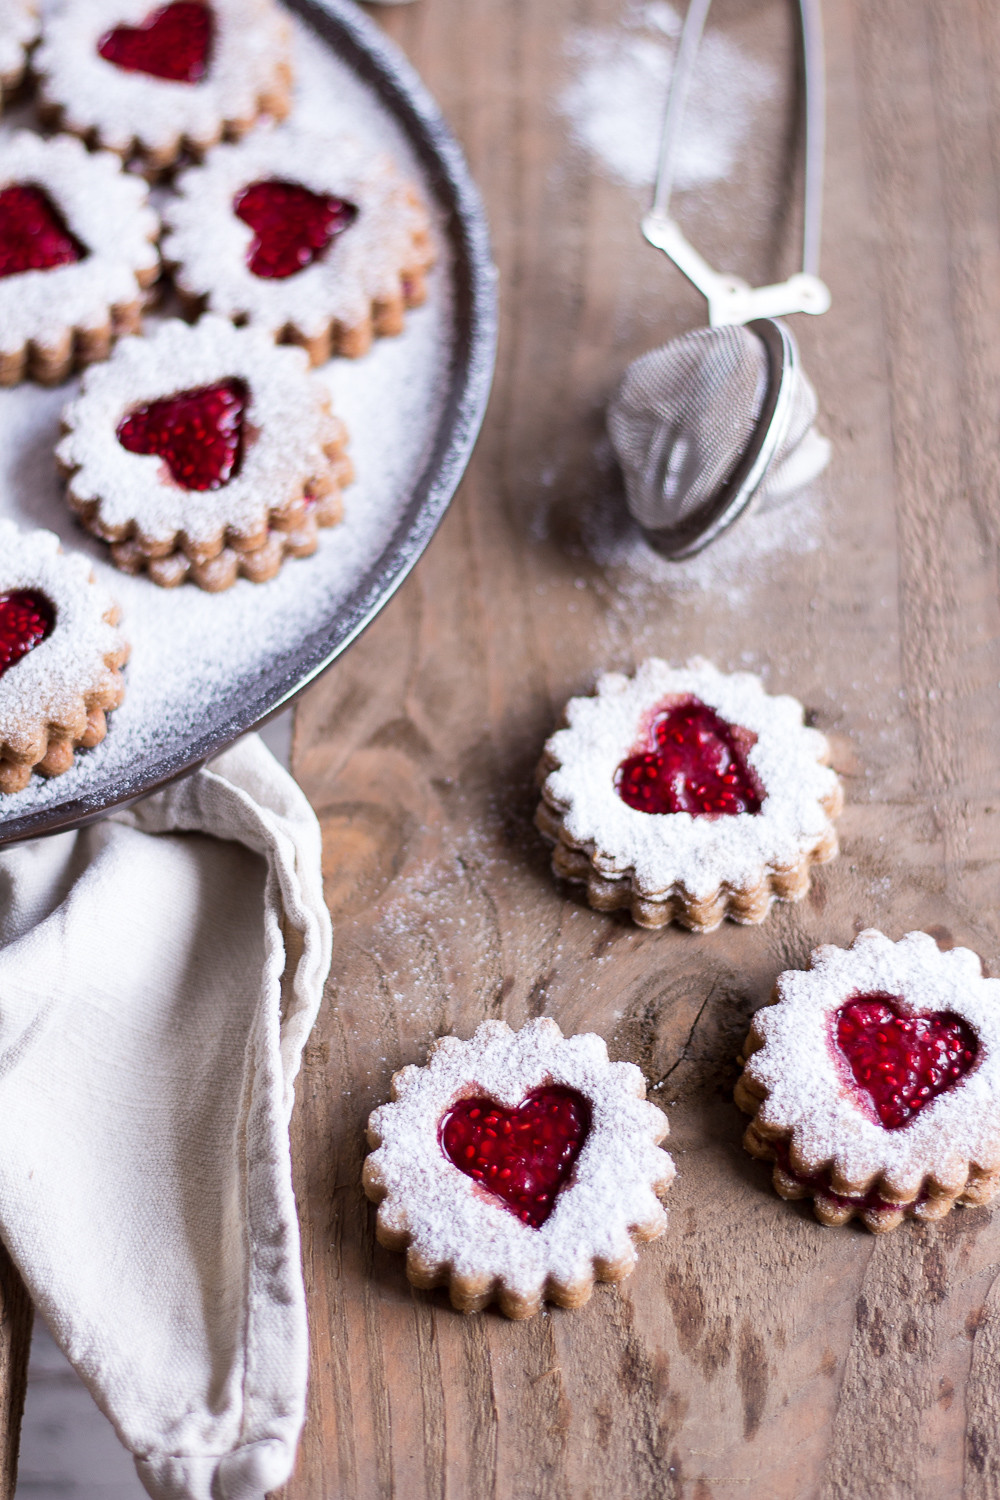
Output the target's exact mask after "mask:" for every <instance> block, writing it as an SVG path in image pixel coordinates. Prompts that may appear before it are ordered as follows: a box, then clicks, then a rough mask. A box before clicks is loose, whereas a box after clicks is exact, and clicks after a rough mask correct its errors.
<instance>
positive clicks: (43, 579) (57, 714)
mask: <svg viewBox="0 0 1000 1500" xmlns="http://www.w3.org/2000/svg"><path fill="white" fill-rule="evenodd" d="M117 623H118V609H117V606H116V605H115V602H114V600H113V599H112V598H111V595H110V594H109V593H108V592H107V590H106V589H104V588H103V587H102V586H101V585H100V584H98V583H96V582H95V580H94V576H93V573H92V572H91V568H90V564H89V563H88V562H87V560H86V559H85V558H83V557H75V556H70V555H68V554H66V553H64V552H62V551H61V549H60V546H59V538H58V537H56V536H53V535H52V533H51V532H50V531H31V532H21V531H18V529H17V527H16V526H15V525H14V524H13V522H11V521H0V793H10V792H20V791H22V790H23V789H24V788H25V787H26V786H27V785H28V782H29V781H30V780H31V773H32V771H38V772H40V774H41V775H43V776H60V775H62V773H63V772H64V771H68V770H69V768H70V766H71V765H72V764H73V758H74V755H75V753H76V751H77V750H79V749H88V750H89V749H92V748H93V747H94V746H95V745H99V744H100V742H101V741H102V740H103V739H104V736H105V734H106V732H107V714H108V713H109V712H110V711H111V710H112V709H114V708H117V707H118V705H119V703H120V702H121V700H122V697H123V696H124V692H125V684H124V680H123V678H122V674H121V671H120V668H121V667H122V665H123V664H124V662H125V661H126V660H127V658H128V646H127V644H126V642H125V640H124V638H123V636H122V635H121V634H120V632H119V631H118V630H117V629H116V628H115V627H116V626H117Z"/></svg>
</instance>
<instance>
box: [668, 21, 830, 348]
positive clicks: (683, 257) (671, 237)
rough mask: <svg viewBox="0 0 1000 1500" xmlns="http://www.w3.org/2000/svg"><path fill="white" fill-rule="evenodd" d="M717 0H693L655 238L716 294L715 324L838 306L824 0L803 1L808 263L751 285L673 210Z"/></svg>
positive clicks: (673, 94) (706, 292) (707, 293)
mask: <svg viewBox="0 0 1000 1500" xmlns="http://www.w3.org/2000/svg"><path fill="white" fill-rule="evenodd" d="M711 3H712V0H691V3H690V5H689V6H688V11H687V15H686V16H685V18H684V26H683V29H682V31H681V39H680V42H679V44H678V48H677V58H676V60H675V63H674V71H673V76H672V78H671V83H670V94H669V97H668V99H667V108H666V114H665V116H664V120H663V134H662V136H661V139H660V159H659V164H658V167H657V173H656V186H655V189H654V192H653V204H652V207H651V209H650V211H649V213H648V214H647V215H646V217H645V218H644V219H643V221H642V232H643V234H644V235H645V236H646V239H647V240H648V241H649V242H650V244H651V245H655V246H656V248H657V249H658V250H663V251H664V252H665V253H666V254H667V255H668V256H669V257H670V259H671V260H672V261H673V262H674V264H675V265H676V266H677V267H678V269H679V270H681V271H683V273H684V275H685V276H687V278H688V279H689V280H690V281H692V282H693V283H694V284H695V286H696V287H697V288H698V290H699V291H700V292H701V293H702V295H703V296H704V297H705V298H706V299H707V300H708V312H709V322H710V324H711V325H712V327H713V328H716V327H720V326H722V325H724V324H731V323H748V322H750V320H751V319H752V318H773V317H780V316H782V315H785V314H788V313H794V312H807V313H814V314H815V313H822V312H826V310H827V308H828V307H829V306H830V292H829V289H828V287H827V286H826V284H825V283H824V282H823V281H821V280H820V278H819V274H818V273H819V248H820V239H821V233H822V213H823V161H824V156H825V132H826V97H825V95H826V88H825V70H824V66H823V26H822V16H821V14H820V5H819V0H799V10H800V14H801V23H802V48H803V59H804V65H805V202H804V205H803V230H802V270H801V271H800V272H798V273H797V274H796V275H794V276H791V277H789V279H788V280H787V281H783V282H778V283H776V284H775V285H773V286H766V287H751V286H750V285H749V284H748V283H747V282H746V281H743V280H742V279H741V278H740V277H738V276H723V275H720V274H719V272H717V271H715V270H713V268H712V267H711V266H710V265H709V264H708V262H707V261H706V260H705V259H704V257H703V256H702V255H700V254H699V253H698V251H697V250H695V248H694V246H693V245H691V244H690V242H689V241H688V240H687V238H686V237H685V235H684V234H683V232H682V231H681V228H680V226H679V225H678V223H677V221H676V219H673V218H672V217H671V215H670V197H671V193H672V192H673V186H674V176H675V172H676V165H677V147H678V142H679V140H680V133H681V126H682V123H683V119H684V114H685V111H686V109H687V99H688V93H689V90H690V87H691V78H692V74H693V72H694V63H695V58H696V57H697V54H698V48H699V45H700V43H701V35H702V32H703V30H704V27H705V20H706V17H707V16H708V10H709V6H710V5H711Z"/></svg>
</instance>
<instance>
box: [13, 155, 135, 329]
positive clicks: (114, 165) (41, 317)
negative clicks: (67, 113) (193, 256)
mask: <svg viewBox="0 0 1000 1500" xmlns="http://www.w3.org/2000/svg"><path fill="white" fill-rule="evenodd" d="M22 184H23V185H26V186H32V187H38V188H41V189H42V190H43V191H44V192H45V193H46V195H47V196H48V197H49V199H50V200H51V202H52V203H53V204H54V206H55V207H56V209H58V211H59V212H60V213H61V214H62V216H63V218H64V220H65V222H66V226H67V228H68V229H69V230H70V232H71V233H72V234H74V235H75V236H76V238H77V239H78V240H79V241H80V243H81V244H82V245H83V246H84V247H85V249H86V251H87V254H86V255H85V256H84V257H83V258H82V259H81V260H78V261H73V262H72V263H71V264H70V265H65V266H54V267H53V268H52V269H51V270H48V271H23V272H20V273H19V274H17V275H14V276H3V277H0V353H4V354H17V353H19V352H20V350H22V349H23V348H24V346H25V344H26V343H27V342H28V341H29V340H31V339H33V340H36V341H37V342H38V343H40V344H43V345H44V344H47V343H54V342H56V341H57V340H58V338H59V336H60V334H61V333H63V332H64V331H65V330H66V329H67V328H70V329H74V328H81V329H88V328H103V327H104V326H105V325H106V324H107V322H108V317H109V314H110V309H111V308H113V307H116V306H128V305H131V304H134V303H135V302H136V301H137V300H138V298H139V296H140V295H141V290H140V287H139V283H138V280H137V279H136V278H137V275H138V274H139V273H146V272H148V271H150V270H151V268H153V267H155V266H156V264H157V260H158V257H157V252H156V246H155V245H154V244H153V243H152V242H153V241H154V240H155V238H156V235H157V233H158V232H159V219H158V218H157V216H156V214H155V213H154V212H153V210H152V209H151V208H150V206H149V202H148V197H149V194H148V189H147V187H146V184H145V183H144V182H143V181H142V180H141V179H139V178H136V177H132V176H129V175H128V174H127V173H125V172H123V171H122V166H121V162H120V161H119V160H118V158H117V157H116V156H112V154H111V153H110V152H108V151H95V152H91V151H87V150H86V148H85V147H84V146H83V145H82V143H81V142H80V141H78V140H76V139H74V137H72V136H57V137H56V138H55V139H54V140H48V141H47V140H43V139H42V137H41V136H38V135H35V134H33V133H32V132H31V131H28V130H19V131H17V132H15V134H14V135H12V136H8V137H5V138H4V140H3V141H2V142H0V189H3V188H6V187H11V186H14V185H22Z"/></svg>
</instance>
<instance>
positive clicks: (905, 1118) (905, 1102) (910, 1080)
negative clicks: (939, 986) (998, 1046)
mask: <svg viewBox="0 0 1000 1500" xmlns="http://www.w3.org/2000/svg"><path fill="white" fill-rule="evenodd" d="M900 1004H901V1001H900V999H899V996H898V995H886V994H883V993H882V992H881V991H879V992H878V993H876V994H871V995H856V996H855V997H854V998H853V999H852V1000H848V1001H847V1003H846V1005H842V1006H841V1007H840V1010H839V1011H838V1012H837V1016H836V1025H835V1029H834V1034H835V1037H836V1041H837V1046H838V1047H839V1048H840V1051H841V1052H842V1053H843V1055H844V1057H845V1058H846V1060H847V1063H848V1066H849V1067H850V1070H851V1075H852V1076H853V1078H854V1082H855V1083H856V1084H857V1085H858V1088H859V1089H861V1091H862V1092H863V1093H864V1094H866V1095H867V1096H868V1098H869V1099H870V1100H871V1102H872V1104H873V1105H874V1107H875V1113H876V1114H877V1115H878V1118H879V1120H880V1121H881V1123H882V1124H883V1125H884V1126H885V1128H886V1130H899V1129H900V1127H901V1126H903V1125H908V1124H909V1122H910V1121H911V1120H912V1119H913V1118H914V1116H915V1115H916V1114H917V1113H918V1112H919V1111H920V1110H921V1109H923V1107H924V1105H925V1104H929V1103H930V1101H931V1100H932V1099H936V1098H937V1096H938V1094H943V1093H945V1091H946V1090H947V1089H950V1088H954V1086H955V1084H956V1083H958V1081H959V1079H961V1078H964V1077H965V1075H966V1073H968V1071H969V1069H970V1068H971V1067H973V1066H974V1064H975V1061H976V1055H977V1053H978V1051H979V1044H978V1041H977V1039H976V1034H975V1032H974V1031H973V1030H972V1028H971V1026H969V1024H968V1022H966V1021H963V1020H962V1018H961V1016H956V1015H954V1014H952V1013H951V1012H948V1011H944V1012H934V1013H931V1014H930V1015H922V1016H905V1015H902V1014H901V1013H900Z"/></svg>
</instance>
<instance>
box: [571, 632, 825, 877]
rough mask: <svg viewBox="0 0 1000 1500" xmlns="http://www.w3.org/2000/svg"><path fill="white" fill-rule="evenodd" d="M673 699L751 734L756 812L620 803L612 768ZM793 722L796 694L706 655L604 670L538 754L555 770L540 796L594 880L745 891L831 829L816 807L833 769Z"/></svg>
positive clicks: (789, 864) (820, 744) (811, 734)
mask: <svg viewBox="0 0 1000 1500" xmlns="http://www.w3.org/2000/svg"><path fill="white" fill-rule="evenodd" d="M675 695H676V696H681V697H686V696H692V695H693V696H694V697H696V698H698V699H700V700H701V702H702V703H705V704H707V705H708V706H709V707H710V708H713V709H715V711H716V712H717V713H718V714H720V715H721V717H722V718H723V719H725V720H726V722H727V723H729V724H732V725H739V726H740V727H742V728H743V729H747V730H749V731H750V732H751V733H752V734H754V735H756V737H757V739H756V743H755V744H754V745H753V747H752V748H751V750H750V751H749V753H748V755H747V761H748V764H749V765H750V766H751V767H752V768H753V770H754V771H755V772H756V773H757V775H758V777H759V778H760V781H761V783H762V785H763V787H764V791H765V797H764V801H763V804H762V806H761V809H760V812H758V813H756V814H751V813H739V814H736V815H734V816H728V817H719V818H706V817H693V816H692V815H691V814H690V813H683V812H681V813H659V814H654V813H646V812H640V811H637V810H636V809H635V808H632V807H629V806H628V804H627V803H626V802H624V801H623V800H622V798H621V797H619V795H618V793H617V791H616V788H615V773H616V771H617V769H618V767H619V765H620V764H621V762H622V761H623V760H625V758H626V757H627V756H628V755H629V754H631V753H632V752H633V751H634V750H635V747H636V745H637V743H638V742H639V740H640V738H641V736H642V733H643V730H644V728H645V726H646V723H647V721H648V718H649V715H650V713H651V712H653V711H654V710H655V709H657V708H658V707H659V706H660V705H661V704H663V703H664V702H665V701H666V700H667V699H669V698H670V697H673V696H675ZM802 719H803V711H802V705H801V704H800V703H798V702H797V701H796V699H794V698H791V697H788V696H781V697H771V696H769V695H768V694H767V693H765V692H764V689H763V687H762V686H761V683H760V680H759V679H758V678H757V677H754V676H751V675H750V673H747V672H737V673H732V674H726V673H723V672H720V671H719V670H718V669H717V668H716V667H714V666H712V664H711V663H710V662H706V661H703V660H694V661H692V662H691V663H689V665H688V666H687V667H681V668H676V667H670V666H668V664H667V663H666V662H664V661H661V660H659V659H658V658H656V657H651V658H650V659H649V660H647V661H645V662H643V663H642V665H641V666H640V667H639V669H638V670H637V671H636V673H635V675H634V676H633V677H631V678H629V677H624V676H622V675H620V674H619V673H606V674H605V675H604V676H602V677H600V678H599V679H598V682H597V690H596V693H595V694H594V696H593V697H590V698H572V699H570V701H569V703H568V704H567V707H566V721H567V727H566V728H565V729H561V730H559V731H558V732H557V733H556V734H554V735H553V736H552V737H551V739H549V741H548V742H547V744H546V747H545V752H546V758H547V761H548V762H549V763H550V764H552V765H553V766H554V767H555V769H553V770H551V771H550V773H549V775H548V776H547V777H546V780H545V784H544V786H543V789H542V790H543V796H544V798H545V801H546V803H547V804H548V805H549V806H550V807H551V808H552V809H554V810H555V811H556V812H558V813H559V814H560V815H561V818H562V826H563V828H564V829H565V831H566V835H567V838H568V840H569V841H570V842H571V843H572V845H574V846H575V847H578V848H582V849H586V850H587V851H588V852H590V853H591V858H592V862H593V864H594V867H595V868H596V869H597V870H598V871H599V872H600V874H602V875H605V876H608V877H621V876H625V875H629V876H631V879H632V882H633V885H634V887H635V888H636V890H637V891H638V892H639V893H640V894H641V895H642V896H646V897H650V898H653V899H663V898H664V897H665V896H666V895H667V894H668V893H669V892H670V891H671V890H672V889H674V888H675V887H682V888H683V889H684V890H686V891H687V892H689V893H690V894H691V895H692V896H694V897H696V898H698V899H709V898H710V897H712V895H713V894H714V893H715V892H717V891H718V890H719V888H720V886H722V885H723V884H725V885H727V886H728V887H730V888H734V889H749V888H753V887H754V886H756V885H758V884H759V883H760V881H761V880H762V879H763V877H764V876H765V874H766V873H767V872H768V871H772V870H784V869H790V868H794V867H795V866H796V865H797V864H799V863H800V861H801V860H802V858H803V857H804V856H805V855H806V854H808V853H809V852H810V851H811V850H812V849H813V848H815V847H816V846H817V845H818V844H820V843H821V842H822V841H823V840H824V838H825V837H826V836H827V834H828V831H829V828H830V819H829V816H828V814H827V812H826V810H825V808H824V805H823V804H824V802H825V801H828V800H829V799H831V798H833V797H834V796H835V794H836V789H837V777H836V773H835V772H833V771H832V770H830V768H829V767H828V766H824V765H821V764H820V758H821V757H823V756H824V755H825V752H826V740H825V738H824V736H823V735H822V734H820V732H819V731H818V730H816V729H809V728H806V727H805V725H804V724H803V722H802Z"/></svg>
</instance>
